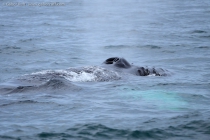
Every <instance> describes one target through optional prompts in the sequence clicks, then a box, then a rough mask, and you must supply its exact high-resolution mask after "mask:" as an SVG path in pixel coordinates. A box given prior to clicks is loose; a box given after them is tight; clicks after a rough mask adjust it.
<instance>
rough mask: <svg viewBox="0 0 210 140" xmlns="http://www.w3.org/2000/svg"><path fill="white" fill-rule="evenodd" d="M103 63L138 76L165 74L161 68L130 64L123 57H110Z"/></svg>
mask: <svg viewBox="0 0 210 140" xmlns="http://www.w3.org/2000/svg"><path fill="white" fill-rule="evenodd" d="M103 64H104V65H105V67H109V68H112V69H115V70H116V71H125V72H129V73H131V74H134V75H138V76H148V75H155V76H166V73H165V71H164V70H163V69H161V68H159V69H155V68H147V67H138V66H134V65H131V64H130V63H129V62H128V61H127V60H125V59H124V58H119V57H111V58H108V59H106V60H105V61H104V62H103Z"/></svg>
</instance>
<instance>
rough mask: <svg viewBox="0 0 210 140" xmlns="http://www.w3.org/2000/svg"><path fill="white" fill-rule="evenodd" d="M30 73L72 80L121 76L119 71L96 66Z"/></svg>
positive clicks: (94, 79) (103, 79)
mask: <svg viewBox="0 0 210 140" xmlns="http://www.w3.org/2000/svg"><path fill="white" fill-rule="evenodd" d="M30 75H31V76H35V77H36V76H37V78H38V77H44V78H45V79H47V78H50V77H51V78H54V77H56V76H59V77H63V78H65V79H66V80H69V81H72V82H90V81H109V80H114V79H119V78H120V76H119V75H118V73H117V72H113V71H109V70H107V69H104V68H101V67H96V66H91V67H82V68H76V69H75V68H70V69H68V70H44V71H39V72H35V73H32V74H30Z"/></svg>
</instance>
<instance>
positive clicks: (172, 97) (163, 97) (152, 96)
mask: <svg viewBox="0 0 210 140" xmlns="http://www.w3.org/2000/svg"><path fill="white" fill-rule="evenodd" d="M120 94H121V95H123V96H124V97H125V98H126V99H128V100H132V101H134V102H140V103H142V104H148V106H153V107H157V108H158V109H161V110H184V109H186V108H187V105H188V103H187V102H186V101H185V100H184V99H183V98H182V97H181V96H180V95H179V93H176V92H173V91H166V90H136V89H132V88H123V92H121V93H120Z"/></svg>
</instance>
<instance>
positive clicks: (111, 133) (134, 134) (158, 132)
mask: <svg viewBox="0 0 210 140" xmlns="http://www.w3.org/2000/svg"><path fill="white" fill-rule="evenodd" d="M37 136H38V137H39V138H49V139H53V138H55V139H56V138H83V139H125V138H126V139H154V138H155V139H161V138H168V137H172V136H177V135H176V134H174V133H171V132H166V131H165V130H163V129H159V128H154V129H150V130H129V129H116V128H110V127H107V126H105V125H102V124H85V125H79V126H75V127H73V128H69V129H67V130H66V131H65V132H62V133H53V132H42V133H40V134H38V135H37Z"/></svg>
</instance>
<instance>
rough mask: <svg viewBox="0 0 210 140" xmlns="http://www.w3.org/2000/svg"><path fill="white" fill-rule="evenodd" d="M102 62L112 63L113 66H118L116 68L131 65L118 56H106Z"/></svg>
mask: <svg viewBox="0 0 210 140" xmlns="http://www.w3.org/2000/svg"><path fill="white" fill-rule="evenodd" d="M104 64H107V65H114V66H115V67H118V68H130V67H131V65H130V63H128V61H127V60H125V59H124V58H119V57H111V58H108V59H106V60H105V61H104Z"/></svg>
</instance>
